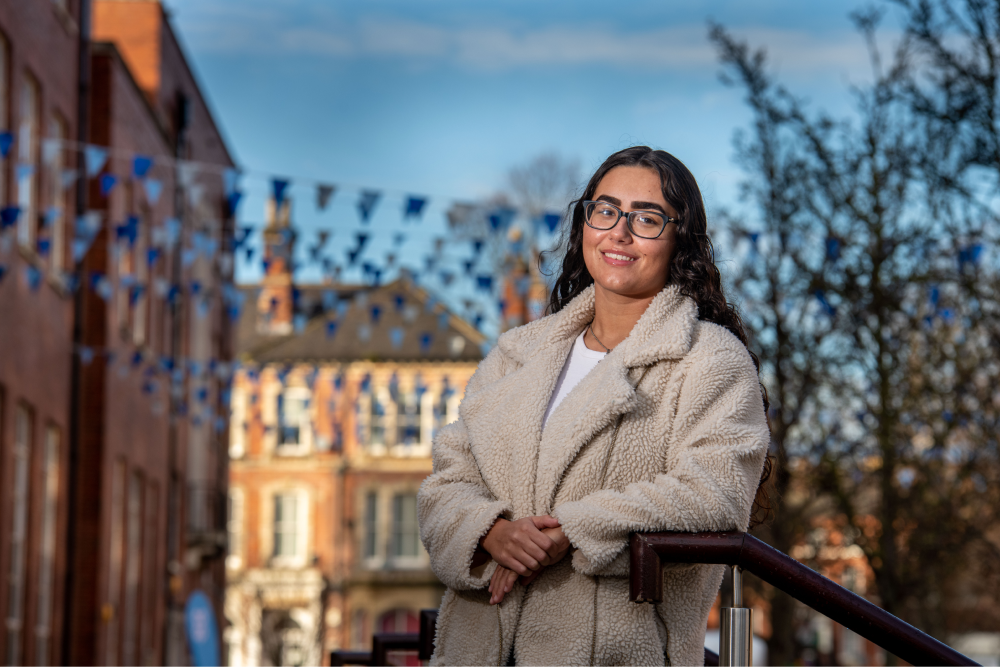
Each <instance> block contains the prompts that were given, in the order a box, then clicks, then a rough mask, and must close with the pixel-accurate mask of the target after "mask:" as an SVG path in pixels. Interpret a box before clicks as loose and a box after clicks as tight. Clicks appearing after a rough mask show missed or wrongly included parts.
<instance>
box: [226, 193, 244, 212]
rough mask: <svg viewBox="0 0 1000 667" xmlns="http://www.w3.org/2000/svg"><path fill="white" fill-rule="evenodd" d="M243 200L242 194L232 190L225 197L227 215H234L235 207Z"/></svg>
mask: <svg viewBox="0 0 1000 667" xmlns="http://www.w3.org/2000/svg"><path fill="white" fill-rule="evenodd" d="M241 199H243V193H242V192H240V191H239V190H234V191H233V192H230V193H229V194H228V195H226V207H227V208H228V209H229V211H228V212H229V215H230V216H234V215H236V207H237V206H239V205H240V200H241Z"/></svg>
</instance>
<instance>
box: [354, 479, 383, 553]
mask: <svg viewBox="0 0 1000 667" xmlns="http://www.w3.org/2000/svg"><path fill="white" fill-rule="evenodd" d="M372 501H374V503H373V502H372ZM381 505H382V503H381V499H380V498H379V492H378V489H375V488H368V489H364V490H363V491H362V493H361V502H360V506H361V531H360V532H361V544H360V545H359V548H358V553H359V554H360V555H361V559H360V560H361V562H362V563H363V564H364V565H365V567H368V568H377V567H381V565H382V561H383V554H382V546H383V540H382V539H381V537H382V529H381V518H382V512H381V511H380V510H381ZM369 510H371V511H369ZM369 541H370V543H371V547H372V548H371V549H370V550H369V549H368V546H369Z"/></svg>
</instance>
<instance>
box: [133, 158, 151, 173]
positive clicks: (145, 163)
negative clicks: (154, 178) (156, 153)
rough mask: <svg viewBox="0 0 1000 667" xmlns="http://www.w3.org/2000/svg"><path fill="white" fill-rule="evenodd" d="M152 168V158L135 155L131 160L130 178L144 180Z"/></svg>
mask: <svg viewBox="0 0 1000 667" xmlns="http://www.w3.org/2000/svg"><path fill="white" fill-rule="evenodd" d="M152 166H153V158H151V157H149V156H147V155H136V156H135V157H133V158H132V176H134V177H135V178H146V175H147V174H148V173H149V170H150V168H151V167H152Z"/></svg>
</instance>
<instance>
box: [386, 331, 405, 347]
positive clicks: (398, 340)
mask: <svg viewBox="0 0 1000 667" xmlns="http://www.w3.org/2000/svg"><path fill="white" fill-rule="evenodd" d="M404 335H405V332H404V330H403V327H393V328H392V329H390V330H389V338H390V339H391V341H392V347H393V349H396V350H398V349H399V348H401V347H402V346H403V336H404Z"/></svg>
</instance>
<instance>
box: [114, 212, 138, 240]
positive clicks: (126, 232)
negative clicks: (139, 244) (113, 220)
mask: <svg viewBox="0 0 1000 667" xmlns="http://www.w3.org/2000/svg"><path fill="white" fill-rule="evenodd" d="M138 235H139V218H137V217H135V216H134V215H130V216H129V217H128V218H127V219H126V220H125V222H124V223H122V224H120V225H118V226H117V227H115V236H116V238H117V239H118V240H119V241H121V240H127V241H128V244H129V246H132V245H135V240H136V238H137V237H138Z"/></svg>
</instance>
